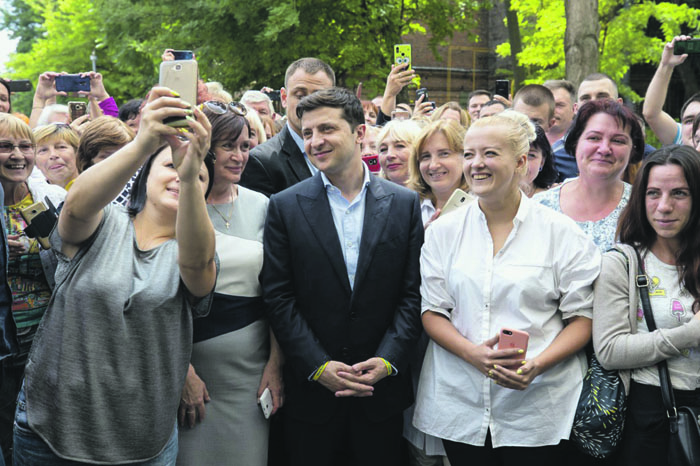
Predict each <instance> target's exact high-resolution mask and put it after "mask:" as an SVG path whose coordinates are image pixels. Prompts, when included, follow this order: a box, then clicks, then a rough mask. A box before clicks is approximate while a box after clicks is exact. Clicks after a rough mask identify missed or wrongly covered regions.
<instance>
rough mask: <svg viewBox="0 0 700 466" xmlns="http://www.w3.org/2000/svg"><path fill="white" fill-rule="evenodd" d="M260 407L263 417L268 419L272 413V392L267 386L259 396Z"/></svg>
mask: <svg viewBox="0 0 700 466" xmlns="http://www.w3.org/2000/svg"><path fill="white" fill-rule="evenodd" d="M260 409H262V412H263V415H264V416H265V419H270V415H271V414H272V393H271V392H270V389H269V388H266V389H265V391H263V394H262V395H261V396H260Z"/></svg>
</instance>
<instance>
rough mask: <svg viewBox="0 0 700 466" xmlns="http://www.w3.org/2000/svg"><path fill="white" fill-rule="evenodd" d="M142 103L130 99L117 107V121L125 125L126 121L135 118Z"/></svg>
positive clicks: (141, 101) (138, 100) (141, 100)
mask: <svg viewBox="0 0 700 466" xmlns="http://www.w3.org/2000/svg"><path fill="white" fill-rule="evenodd" d="M142 103H143V99H131V100H130V101H128V102H127V103H125V104H124V105H122V106H121V107H119V119H120V120H121V121H123V122H125V123H126V122H127V121H128V120H131V119H133V118H136V117H137V116H138V114H139V113H140V112H141V104H142Z"/></svg>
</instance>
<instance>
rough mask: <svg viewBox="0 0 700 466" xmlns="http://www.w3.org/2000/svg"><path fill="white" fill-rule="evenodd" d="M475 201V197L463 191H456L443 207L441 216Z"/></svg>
mask: <svg viewBox="0 0 700 466" xmlns="http://www.w3.org/2000/svg"><path fill="white" fill-rule="evenodd" d="M473 200H474V196H472V195H471V194H468V193H466V192H464V191H462V190H461V189H455V191H454V192H453V193H452V195H451V196H450V198H449V199H448V200H447V202H446V203H445V205H444V206H443V207H442V211H441V213H440V215H442V214H446V213H447V212H450V211H452V210H455V209H456V208H457V207H461V206H463V205H467V204H469V203H470V202H471V201H473Z"/></svg>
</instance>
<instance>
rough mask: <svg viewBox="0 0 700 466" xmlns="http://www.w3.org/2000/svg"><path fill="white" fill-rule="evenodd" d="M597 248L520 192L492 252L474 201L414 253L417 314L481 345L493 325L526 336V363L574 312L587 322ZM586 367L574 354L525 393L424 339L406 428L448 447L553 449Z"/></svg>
mask: <svg viewBox="0 0 700 466" xmlns="http://www.w3.org/2000/svg"><path fill="white" fill-rule="evenodd" d="M600 263H601V254H600V252H599V251H598V248H597V247H596V245H595V244H594V243H593V242H592V241H591V240H590V239H589V238H588V237H587V236H586V235H585V233H584V232H583V231H581V229H580V228H579V227H578V226H577V225H576V223H575V222H574V221H573V220H571V219H570V218H568V217H566V216H564V215H563V214H560V213H558V212H555V211H553V210H552V209H549V208H547V207H544V206H542V205H540V204H538V203H536V202H534V201H532V200H530V199H528V198H527V196H525V195H522V196H521V202H520V206H519V208H518V212H517V214H516V216H515V219H514V220H513V230H512V231H511V232H510V234H509V235H508V238H507V239H506V242H505V243H504V245H503V247H502V248H501V250H500V251H499V252H498V254H496V255H495V256H494V255H493V242H492V240H491V235H490V234H489V230H488V226H487V224H486V217H485V216H484V213H483V212H482V211H481V209H480V208H479V205H478V202H473V203H471V204H470V205H468V206H466V207H464V208H461V209H458V210H456V211H455V212H453V213H451V214H450V215H447V216H445V217H441V218H440V219H438V220H437V221H435V222H434V223H433V224H432V225H431V226H430V228H428V229H427V231H426V240H425V244H424V245H423V250H422V254H421V275H422V284H421V296H422V301H423V302H422V312H425V311H427V310H431V311H434V312H437V313H440V314H443V315H444V316H446V317H447V318H449V319H450V320H451V322H452V324H453V325H454V326H455V327H456V328H457V330H458V331H459V332H460V333H461V334H462V335H463V336H464V337H466V338H467V339H468V340H469V341H471V342H472V343H475V344H480V343H482V342H483V341H485V340H487V339H489V338H491V337H493V336H495V335H497V334H498V333H499V331H500V329H501V328H503V327H508V328H514V329H518V330H524V331H526V332H527V333H528V334H529V335H530V340H529V344H528V349H527V353H526V358H527V359H532V358H534V357H536V356H537V355H539V354H540V353H541V352H542V351H543V350H544V349H546V348H547V347H548V346H549V345H550V344H551V343H552V341H553V340H554V339H555V338H556V336H557V335H558V334H559V332H560V331H561V330H562V329H563V328H564V325H565V321H566V319H569V318H571V317H574V316H584V317H588V318H591V316H592V307H593V281H594V280H595V279H596V277H597V276H598V274H599V272H600ZM585 369H586V362H585V357H584V355H583V354H582V353H580V354H578V355H576V356H574V357H571V358H568V359H566V360H564V361H562V362H560V363H559V364H557V365H555V366H554V367H552V368H550V369H549V370H548V371H546V372H544V373H542V374H540V375H539V376H538V377H536V378H535V379H534V380H533V381H532V383H531V384H530V386H529V387H528V388H527V389H526V390H524V391H517V390H511V389H507V388H504V387H501V386H499V385H496V384H494V383H492V381H491V380H490V379H489V378H487V377H486V376H484V374H482V373H481V372H479V371H478V370H477V369H476V368H475V367H473V366H472V365H470V364H469V363H467V362H466V361H464V360H462V359H460V358H459V357H457V356H455V355H454V354H452V353H450V352H448V351H447V350H445V349H444V348H442V347H440V346H439V345H437V344H436V343H435V342H434V341H431V342H430V344H429V346H428V350H427V353H426V356H425V361H424V364H423V370H422V373H421V377H420V383H419V387H418V394H417V400H416V411H415V416H414V419H413V423H414V425H415V426H416V427H417V428H418V429H419V430H421V431H423V432H425V433H428V434H431V435H434V436H437V437H440V438H443V439H448V440H452V441H455V442H462V443H467V444H470V445H477V446H482V445H484V444H485V440H486V433H487V431H488V430H490V432H491V437H492V442H493V446H494V447H495V448H497V447H503V446H524V447H525V446H527V447H530V446H544V445H556V444H557V443H559V442H560V440H561V439H568V438H569V433H570V432H571V426H572V423H573V418H574V413H575V410H576V404H577V402H578V398H579V395H580V392H581V382H582V378H583V374H584V372H585Z"/></svg>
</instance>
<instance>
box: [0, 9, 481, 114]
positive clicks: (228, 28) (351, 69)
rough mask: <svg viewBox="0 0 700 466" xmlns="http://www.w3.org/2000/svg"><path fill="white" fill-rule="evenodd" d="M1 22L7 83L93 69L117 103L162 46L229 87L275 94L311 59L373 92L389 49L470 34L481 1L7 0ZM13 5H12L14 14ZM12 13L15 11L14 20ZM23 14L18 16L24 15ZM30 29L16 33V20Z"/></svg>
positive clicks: (153, 71) (138, 91)
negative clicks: (14, 49) (423, 37)
mask: <svg viewBox="0 0 700 466" xmlns="http://www.w3.org/2000/svg"><path fill="white" fill-rule="evenodd" d="M12 1H13V4H14V6H15V8H14V9H12V10H11V11H9V12H8V13H7V14H6V17H5V25H6V26H7V27H9V28H11V29H12V31H13V32H14V34H15V36H17V37H20V39H21V41H22V42H21V43H23V44H27V45H28V48H23V49H22V50H18V53H16V54H14V55H13V56H12V57H11V59H10V62H9V63H8V68H9V69H10V70H11V75H12V76H13V77H17V78H19V77H29V78H32V79H36V77H37V76H38V75H39V73H41V72H42V71H46V70H59V71H60V70H65V71H69V72H79V71H86V70H89V69H90V68H91V64H90V61H89V55H90V53H91V52H92V50H93V48H96V50H97V56H98V61H97V68H98V71H100V72H102V73H103V75H104V76H105V85H106V87H107V90H108V92H110V93H111V94H112V95H114V96H115V98H116V99H117V101H124V100H126V99H128V98H133V97H141V96H143V95H144V94H145V93H146V92H147V90H148V89H149V88H150V87H151V86H152V85H153V84H154V83H156V82H157V79H158V63H159V62H160V55H161V53H162V51H163V50H164V49H165V48H174V49H188V50H194V51H195V53H196V55H197V60H198V62H199V67H200V74H201V76H202V78H203V79H205V80H208V81H220V82H222V83H223V84H224V86H225V87H226V88H227V89H229V90H231V91H234V92H235V91H238V90H241V89H246V88H249V87H256V88H259V87H261V86H263V85H269V86H271V87H275V88H279V87H281V86H282V85H283V80H284V71H285V69H286V67H287V65H289V63H291V62H292V61H294V60H296V59H297V58H300V57H304V56H315V57H319V58H321V59H323V60H325V61H326V62H328V63H329V64H330V65H331V66H332V67H333V68H334V70H335V71H336V75H337V78H338V83H339V84H340V85H344V86H347V87H354V86H356V85H357V84H358V83H359V82H360V81H364V88H365V89H366V90H368V91H369V93H371V92H379V91H380V90H381V89H383V87H384V82H385V79H386V74H387V73H388V70H389V69H390V64H391V61H392V60H393V51H392V45H393V44H395V43H400V42H401V36H402V35H404V34H407V33H411V32H419V33H421V32H422V33H425V32H426V31H430V44H431V46H432V47H433V50H434V51H435V50H436V47H437V46H438V45H444V44H445V43H447V42H449V39H451V37H452V35H453V33H454V32H458V31H471V30H474V29H475V28H474V26H475V21H476V18H477V15H476V13H475V12H476V11H477V10H479V9H482V8H486V7H489V6H490V4H491V2H490V1H489V0H456V1H455V0H344V1H342V2H338V1H332V0H257V1H255V2H242V1H240V0H239V1H231V0H192V1H191V2H181V1H177V0H159V1H155V0H141V1H137V0H12ZM20 6H21V8H20ZM20 15H24V16H22V17H20ZM23 18H25V19H23ZM25 23H26V24H30V25H31V27H25V26H24V24H25Z"/></svg>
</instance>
